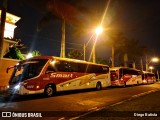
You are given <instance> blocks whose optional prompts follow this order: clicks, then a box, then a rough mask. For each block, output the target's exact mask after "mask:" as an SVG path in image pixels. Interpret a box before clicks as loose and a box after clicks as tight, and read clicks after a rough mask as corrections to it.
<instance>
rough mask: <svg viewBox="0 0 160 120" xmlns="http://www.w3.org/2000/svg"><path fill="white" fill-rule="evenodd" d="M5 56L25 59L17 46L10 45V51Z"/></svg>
mask: <svg viewBox="0 0 160 120" xmlns="http://www.w3.org/2000/svg"><path fill="white" fill-rule="evenodd" d="M3 57H4V58H12V59H18V60H23V59H24V57H23V55H22V53H21V51H20V50H19V49H18V48H17V47H16V46H12V47H10V48H9V52H8V53H7V54H5V55H4V56H3Z"/></svg>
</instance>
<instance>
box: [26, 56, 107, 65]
mask: <svg viewBox="0 0 160 120" xmlns="http://www.w3.org/2000/svg"><path fill="white" fill-rule="evenodd" d="M30 59H53V60H62V61H72V62H75V63H84V64H93V65H101V66H107V67H109V66H108V65H104V64H96V63H92V62H87V61H84V60H78V59H70V58H61V57H56V56H35V57H32V58H29V59H26V60H30ZM26 60H24V61H26Z"/></svg>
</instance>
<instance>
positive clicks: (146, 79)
mask: <svg viewBox="0 0 160 120" xmlns="http://www.w3.org/2000/svg"><path fill="white" fill-rule="evenodd" d="M142 82H143V84H149V83H154V82H156V76H155V74H154V73H151V72H147V71H143V72H142Z"/></svg>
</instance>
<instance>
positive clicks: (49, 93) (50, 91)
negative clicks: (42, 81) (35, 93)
mask: <svg viewBox="0 0 160 120" xmlns="http://www.w3.org/2000/svg"><path fill="white" fill-rule="evenodd" d="M53 93H54V89H53V86H52V85H47V86H46V87H45V90H44V95H45V96H46V97H51V96H53Z"/></svg>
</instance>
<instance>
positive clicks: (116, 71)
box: [110, 67, 142, 87]
mask: <svg viewBox="0 0 160 120" xmlns="http://www.w3.org/2000/svg"><path fill="white" fill-rule="evenodd" d="M110 78H111V85H112V86H124V87H126V85H134V84H136V85H139V84H142V77H141V71H140V70H137V69H133V68H128V67H114V68H110Z"/></svg>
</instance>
